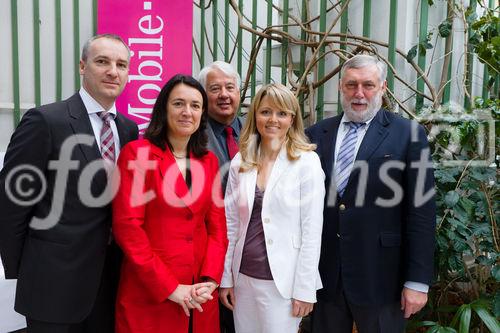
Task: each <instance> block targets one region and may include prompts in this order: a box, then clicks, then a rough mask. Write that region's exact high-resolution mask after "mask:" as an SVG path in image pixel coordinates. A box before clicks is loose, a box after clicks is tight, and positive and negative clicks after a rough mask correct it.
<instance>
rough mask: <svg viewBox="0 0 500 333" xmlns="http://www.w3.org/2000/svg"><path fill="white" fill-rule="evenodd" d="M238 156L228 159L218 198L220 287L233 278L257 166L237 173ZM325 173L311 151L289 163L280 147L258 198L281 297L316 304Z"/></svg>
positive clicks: (252, 196) (240, 254) (239, 260)
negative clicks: (222, 230) (222, 227)
mask: <svg viewBox="0 0 500 333" xmlns="http://www.w3.org/2000/svg"><path fill="white" fill-rule="evenodd" d="M240 164H241V155H240V154H239V153H238V154H237V155H236V156H235V157H234V158H233V160H232V161H231V167H230V169H229V178H228V184H227V188H226V196H225V199H224V203H225V207H226V219H227V236H228V239H229V246H228V250H227V253H226V260H225V263H224V274H223V276H222V281H221V287H223V288H229V287H233V286H234V285H235V282H236V280H237V279H238V275H239V271H240V264H241V256H242V252H243V245H244V243H245V238H246V233H247V228H248V223H249V221H250V216H251V213H252V208H253V202H254V196H255V185H256V183H257V170H256V169H252V170H250V171H247V172H244V173H240V172H239V168H240ZM324 180H325V175H324V173H323V170H322V168H321V163H320V160H319V157H318V155H317V154H316V153H315V152H302V153H301V156H300V158H299V159H298V160H296V161H289V160H288V158H287V155H286V148H285V147H283V148H282V149H281V151H280V153H279V155H278V158H277V159H276V162H275V163H274V165H273V169H272V171H271V175H270V177H269V180H268V183H267V185H266V189H265V192H264V198H263V202H262V214H261V216H262V225H263V228H264V235H265V241H266V250H267V257H268V260H269V266H270V268H271V273H272V275H273V279H274V283H275V284H276V287H277V289H278V291H279V292H280V294H281V295H282V296H283V297H284V298H287V299H290V298H294V299H297V300H300V301H305V302H311V303H313V302H316V290H317V289H321V288H322V284H321V279H320V276H319V271H318V263H319V255H320V251H321V231H322V228H323V202H324V197H325V185H324Z"/></svg>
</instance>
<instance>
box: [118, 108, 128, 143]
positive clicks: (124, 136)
mask: <svg viewBox="0 0 500 333" xmlns="http://www.w3.org/2000/svg"><path fill="white" fill-rule="evenodd" d="M123 117H124V116H123V115H121V114H120V113H117V114H116V118H115V124H116V130H117V131H118V136H119V137H120V149H122V148H123V146H124V145H125V143H127V142H129V141H130V132H129V131H128V130H127V126H126V125H125V121H124V120H123Z"/></svg>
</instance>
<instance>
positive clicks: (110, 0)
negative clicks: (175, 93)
mask: <svg viewBox="0 0 500 333" xmlns="http://www.w3.org/2000/svg"><path fill="white" fill-rule="evenodd" d="M97 22H98V24H97V30H98V33H113V34H117V35H119V36H121V37H122V38H123V40H124V41H125V42H126V43H127V44H128V46H129V47H130V51H131V58H130V72H129V81H128V84H127V86H126V87H125V90H124V91H123V93H122V95H121V96H120V97H119V98H118V100H117V101H116V107H117V109H118V111H119V112H121V113H123V114H125V115H126V116H127V117H128V118H130V119H132V120H133V121H135V122H136V123H137V125H138V126H139V130H140V132H141V134H142V133H144V130H145V129H146V127H147V126H148V123H149V119H150V115H151V110H152V109H153V105H154V103H155V100H156V96H157V95H158V93H159V92H160V90H161V88H162V87H163V84H164V83H165V82H166V81H167V80H168V79H169V78H171V77H172V76H173V75H175V74H177V73H182V74H191V68H192V63H191V62H192V35H193V34H192V32H193V2H192V1H178V0H148V1H146V0H141V1H138V0H120V1H119V6H117V1H114V0H99V3H98V20H97Z"/></svg>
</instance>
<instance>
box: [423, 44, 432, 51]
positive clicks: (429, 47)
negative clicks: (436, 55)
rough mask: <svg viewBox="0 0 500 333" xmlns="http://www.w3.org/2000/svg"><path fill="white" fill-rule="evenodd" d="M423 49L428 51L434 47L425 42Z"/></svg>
mask: <svg viewBox="0 0 500 333" xmlns="http://www.w3.org/2000/svg"><path fill="white" fill-rule="evenodd" d="M424 47H425V48H426V49H427V50H430V49H432V48H433V47H434V45H432V44H431V43H429V42H427V43H425V44H424Z"/></svg>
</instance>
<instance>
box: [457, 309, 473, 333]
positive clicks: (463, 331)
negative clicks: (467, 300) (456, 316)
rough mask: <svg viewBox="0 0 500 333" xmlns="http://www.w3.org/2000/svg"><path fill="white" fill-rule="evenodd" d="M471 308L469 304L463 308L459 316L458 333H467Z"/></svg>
mask: <svg viewBox="0 0 500 333" xmlns="http://www.w3.org/2000/svg"><path fill="white" fill-rule="evenodd" d="M471 313H472V311H471V307H470V305H469V304H467V306H466V307H465V308H464V311H463V312H462V315H461V316H460V326H459V327H458V333H468V332H469V327H470V318H471Z"/></svg>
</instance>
